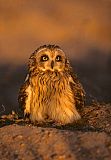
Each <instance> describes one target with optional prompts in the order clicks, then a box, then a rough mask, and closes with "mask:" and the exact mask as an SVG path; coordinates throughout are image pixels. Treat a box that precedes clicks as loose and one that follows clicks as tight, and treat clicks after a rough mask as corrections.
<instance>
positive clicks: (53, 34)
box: [0, 0, 111, 114]
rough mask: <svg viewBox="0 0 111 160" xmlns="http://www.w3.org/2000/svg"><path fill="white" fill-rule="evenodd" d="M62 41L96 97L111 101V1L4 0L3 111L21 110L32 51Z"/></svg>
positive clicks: (90, 96) (0, 31)
mask: <svg viewBox="0 0 111 160" xmlns="http://www.w3.org/2000/svg"><path fill="white" fill-rule="evenodd" d="M44 44H57V45H59V46H60V47H61V48H62V49H63V50H64V51H65V53H66V55H67V56H68V57H69V59H70V61H71V64H72V66H73V69H74V71H75V72H76V73H77V75H78V77H79V79H80V81H81V82H82V84H83V86H84V88H85V91H86V93H87V103H91V101H92V100H95V101H98V102H105V103H109V102H111V94H110V90H111V69H110V68H111V0H90V1H89V0H78V1H75V0H56V1H55V0H0V113H1V114H4V112H3V110H4V108H5V113H9V112H10V111H11V110H17V109H18V103H17V95H18V90H19V88H20V86H21V84H22V83H23V81H24V79H25V75H26V72H27V61H28V58H29V56H30V54H31V53H32V52H33V51H34V50H35V49H37V48H38V47H39V46H40V45H44Z"/></svg>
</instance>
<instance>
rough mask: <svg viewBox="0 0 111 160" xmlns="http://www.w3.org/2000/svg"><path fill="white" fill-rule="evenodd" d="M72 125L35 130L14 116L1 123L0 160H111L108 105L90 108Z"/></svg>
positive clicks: (39, 125)
mask: <svg viewBox="0 0 111 160" xmlns="http://www.w3.org/2000/svg"><path fill="white" fill-rule="evenodd" d="M81 114H82V116H83V118H82V120H81V121H80V122H78V123H76V124H75V125H67V126H57V125H55V124H50V123H47V124H37V125H36V126H34V125H33V124H30V123H29V122H27V121H24V120H23V119H20V118H18V117H17V116H16V114H14V113H13V114H12V115H8V116H2V117H1V119H0V126H1V128H0V159H3V160H15V159H17V160H23V159H24V160H25V159H27V160H34V159H35V160H37V159H38V160H39V159H40V160H42V159H43V160H51V159H54V160H76V159H79V160H86V159H93V160H95V159H98V160H100V159H101V160H102V159H107V160H110V159H111V154H110V153H111V105H110V104H98V103H96V104H93V105H92V106H87V107H85V108H84V110H83V111H82V113H81Z"/></svg>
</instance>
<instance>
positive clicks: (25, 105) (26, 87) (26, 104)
mask: <svg viewBox="0 0 111 160" xmlns="http://www.w3.org/2000/svg"><path fill="white" fill-rule="evenodd" d="M31 94H32V92H31V86H30V83H29V75H27V77H26V79H25V82H24V84H23V85H22V86H21V88H20V90H19V96H18V102H19V107H20V108H21V109H22V110H24V115H29V114H30V101H31Z"/></svg>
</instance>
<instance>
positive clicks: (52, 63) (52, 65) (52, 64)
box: [51, 61, 54, 69]
mask: <svg viewBox="0 0 111 160" xmlns="http://www.w3.org/2000/svg"><path fill="white" fill-rule="evenodd" d="M53 67H54V61H52V62H51V68H52V69H53Z"/></svg>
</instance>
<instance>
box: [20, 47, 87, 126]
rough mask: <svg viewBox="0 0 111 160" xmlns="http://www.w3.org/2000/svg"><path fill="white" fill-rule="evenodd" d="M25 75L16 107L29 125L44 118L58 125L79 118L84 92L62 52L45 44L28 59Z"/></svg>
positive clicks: (42, 120)
mask: <svg viewBox="0 0 111 160" xmlns="http://www.w3.org/2000/svg"><path fill="white" fill-rule="evenodd" d="M28 72H29V73H28V75H27V77H26V79H25V82H24V84H23V85H22V87H21V88H20V92H19V97H18V100H19V105H20V107H22V108H23V110H24V116H25V115H29V118H30V120H31V121H32V122H36V121H37V122H44V121H46V119H49V120H52V121H54V122H57V123H60V124H68V123H73V122H75V121H77V120H79V119H80V118H81V116H80V114H79V113H78V111H77V109H78V107H82V106H84V90H83V88H82V85H81V84H80V83H79V81H78V79H77V76H76V75H75V74H73V72H72V68H71V66H70V64H69V61H68V60H67V58H66V56H65V54H64V52H63V50H62V49H61V48H60V47H59V46H56V45H44V46H41V47H39V48H38V49H37V50H35V52H34V53H32V55H31V56H30V58H29V62H28Z"/></svg>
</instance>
